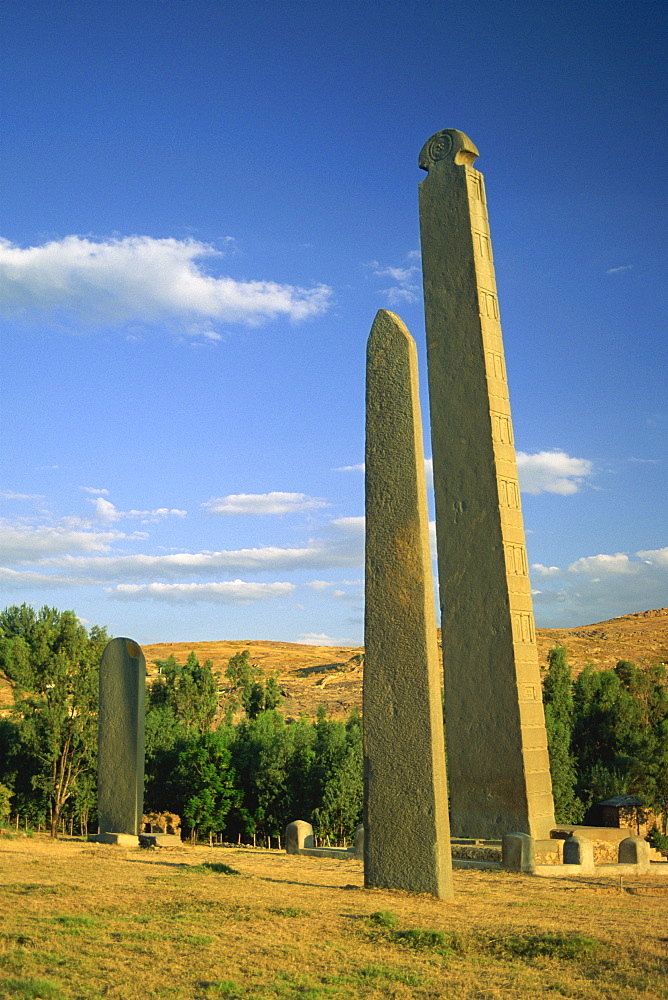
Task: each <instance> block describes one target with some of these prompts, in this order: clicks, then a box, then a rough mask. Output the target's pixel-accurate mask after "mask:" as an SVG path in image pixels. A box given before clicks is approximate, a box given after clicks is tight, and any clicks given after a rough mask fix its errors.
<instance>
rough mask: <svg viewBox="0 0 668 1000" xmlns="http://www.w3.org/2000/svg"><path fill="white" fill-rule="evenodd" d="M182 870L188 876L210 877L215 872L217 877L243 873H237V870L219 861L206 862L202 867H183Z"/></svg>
mask: <svg viewBox="0 0 668 1000" xmlns="http://www.w3.org/2000/svg"><path fill="white" fill-rule="evenodd" d="M181 869H182V870H185V872H186V873H188V874H198V875H210V874H211V873H212V872H214V873H215V874H216V875H241V872H239V871H237V869H236V868H231V867H230V866H229V865H224V864H222V863H221V862H218V861H205V862H204V863H203V864H201V865H182V866H181Z"/></svg>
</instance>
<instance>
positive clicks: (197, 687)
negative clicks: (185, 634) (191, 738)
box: [148, 652, 218, 733]
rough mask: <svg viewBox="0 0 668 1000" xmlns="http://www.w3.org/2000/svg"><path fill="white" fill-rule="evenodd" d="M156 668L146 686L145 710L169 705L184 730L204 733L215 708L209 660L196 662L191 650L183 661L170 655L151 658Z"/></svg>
mask: <svg viewBox="0 0 668 1000" xmlns="http://www.w3.org/2000/svg"><path fill="white" fill-rule="evenodd" d="M155 663H156V665H157V667H158V669H159V671H160V674H159V676H158V677H157V678H156V680H154V681H153V683H152V685H151V687H150V689H149V700H148V710H149V711H150V710H151V709H152V708H156V707H158V706H161V705H166V706H169V708H170V709H171V711H172V712H173V714H174V717H175V718H176V719H178V721H179V722H180V723H181V724H182V725H183V727H184V728H185V730H186V732H188V733H189V732H197V733H207V732H208V731H209V730H210V729H211V727H212V726H213V723H214V720H215V717H216V712H217V709H218V682H217V680H216V678H215V676H214V673H213V662H212V661H211V660H206V661H205V662H204V664H200V662H199V660H198V659H197V656H196V654H195V653H194V652H191V653H190V654H189V656H188V659H187V660H186V662H185V664H180V663H177V662H176V660H175V658H174V656H173V655H172V656H170V657H169V658H168V659H166V660H155Z"/></svg>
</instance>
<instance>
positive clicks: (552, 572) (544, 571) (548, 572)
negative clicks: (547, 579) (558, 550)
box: [531, 563, 561, 593]
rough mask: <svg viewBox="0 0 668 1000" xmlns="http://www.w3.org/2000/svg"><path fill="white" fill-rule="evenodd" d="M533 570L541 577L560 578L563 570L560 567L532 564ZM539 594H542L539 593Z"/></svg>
mask: <svg viewBox="0 0 668 1000" xmlns="http://www.w3.org/2000/svg"><path fill="white" fill-rule="evenodd" d="M531 569H532V570H533V571H534V573H538V575H539V576H560V575H561V570H560V568H559V567H558V566H543V564H542V563H532V564H531ZM537 593H540V592H539V591H537Z"/></svg>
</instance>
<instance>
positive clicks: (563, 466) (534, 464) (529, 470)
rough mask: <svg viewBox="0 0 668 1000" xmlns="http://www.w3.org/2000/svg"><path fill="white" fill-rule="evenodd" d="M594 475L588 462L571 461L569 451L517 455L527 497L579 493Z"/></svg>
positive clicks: (584, 459) (520, 452) (586, 460)
mask: <svg viewBox="0 0 668 1000" xmlns="http://www.w3.org/2000/svg"><path fill="white" fill-rule="evenodd" d="M593 471H594V466H593V463H592V462H590V461H589V460H588V459H586V458H571V456H570V455H567V454H566V452H565V451H560V450H558V449H557V450H555V451H539V452H537V453H536V454H534V455H529V454H527V453H526V452H524V451H518V452H517V472H518V475H519V480H520V489H521V490H522V491H523V492H524V493H533V494H539V493H560V494H561V495H562V496H568V495H569V494H571V493H577V491H578V490H579V488H580V486H581V485H582V483H584V482H585V480H586V478H587V477H588V476H591V475H592V474H593Z"/></svg>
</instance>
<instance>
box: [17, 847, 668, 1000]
mask: <svg viewBox="0 0 668 1000" xmlns="http://www.w3.org/2000/svg"><path fill="white" fill-rule="evenodd" d="M454 880H455V892H456V899H455V902H454V903H444V902H440V901H438V900H436V899H434V898H433V897H430V896H420V895H411V894H409V893H404V892H390V891H384V890H367V889H364V888H363V870H362V864H361V862H359V861H355V860H350V861H338V860H325V859H323V860H320V859H315V858H305V857H294V856H289V855H287V854H285V853H283V852H279V851H275V850H271V851H269V850H263V849H253V848H243V847H242V848H233V847H213V848H209V847H190V846H187V847H183V848H181V849H178V848H177V849H173V850H171V849H157V850H140V849H131V850H127V849H124V848H119V847H109V846H102V845H96V844H88V843H85V842H83V841H81V840H77V839H63V840H60V841H57V842H55V843H53V842H51V841H49V840H48V839H47V838H46V837H39V836H35V837H32V838H23V837H17V838H14V839H8V838H5V837H3V838H0V997H7V998H10V997H11V998H24V1000H28V998H32V1000H40V998H41V1000H79V998H82V1000H83V998H86V1000H89V998H98V997H114V998H119V1000H134V998H139V997H141V998H142V1000H144V998H145V997H146V996H147V994H151V995H154V996H157V997H169V998H170V1000H190V998H193V1000H199V998H202V1000H204V998H208V997H214V996H215V997H219V996H225V997H228V998H233V1000H234V998H238V1000H248V998H251V997H259V998H268V1000H269V998H293V997H294V998H301V1000H333V998H341V1000H349V998H350V1000H352V998H353V997H360V996H361V997H373V998H380V997H383V998H388V997H396V998H403V997H425V998H432V997H433V998H436V997H439V998H440V997H443V998H445V997H448V998H456V1000H460V998H461V1000H495V998H502V997H503V998H511V997H512V998H524V997H538V996H541V997H542V996H543V995H544V994H545V993H548V994H549V995H554V996H566V997H572V998H578V1000H588V998H596V1000H599V998H606V1000H607V998H620V1000H621V998H624V1000H627V998H629V1000H635V998H640V997H642V998H652V1000H655V998H659V997H666V998H668V980H667V979H666V972H668V883H667V882H666V880H665V879H662V878H660V877H657V876H654V877H653V876H652V875H651V874H650V875H648V876H639V877H636V878H634V879H624V882H623V885H621V886H620V884H619V880H618V879H616V878H614V877H612V876H610V877H600V876H596V877H591V878H583V879H575V878H568V879H542V878H531V877H529V876H524V875H517V874H511V873H507V872H500V871H490V872H486V871H456V872H455V875H454ZM378 913H380V914H381V916H380V917H378V916H376V917H373V914H378ZM388 914H389V915H388ZM420 932H426V933H422V934H420Z"/></svg>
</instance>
